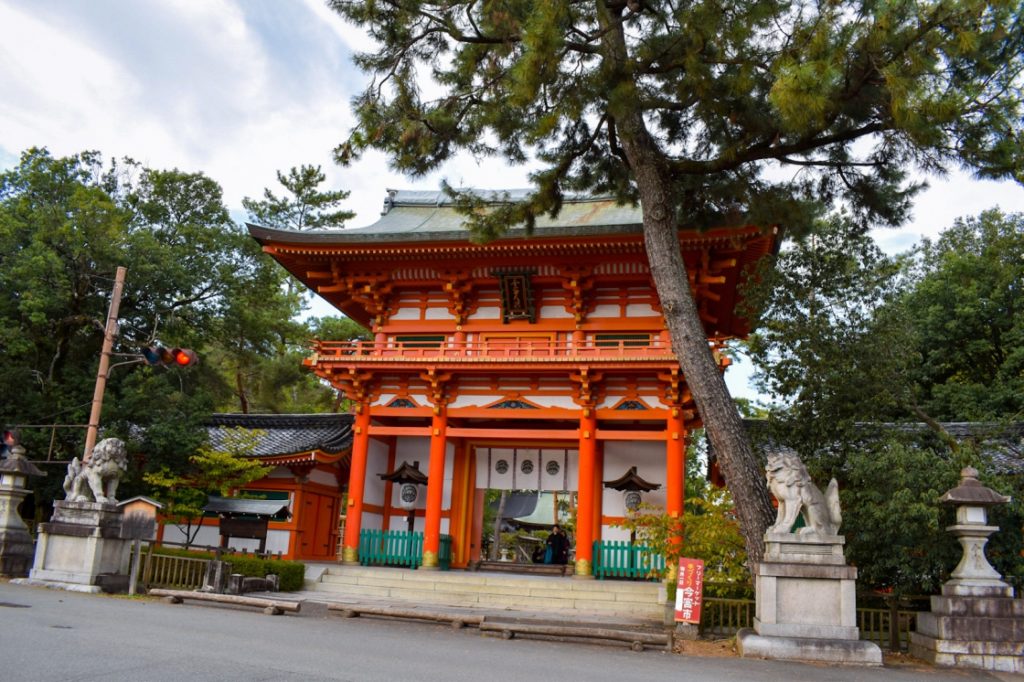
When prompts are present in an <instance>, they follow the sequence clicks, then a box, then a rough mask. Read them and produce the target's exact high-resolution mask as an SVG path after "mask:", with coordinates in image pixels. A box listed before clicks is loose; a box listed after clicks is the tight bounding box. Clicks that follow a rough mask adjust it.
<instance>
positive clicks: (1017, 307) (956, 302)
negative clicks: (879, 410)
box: [900, 210, 1024, 421]
mask: <svg viewBox="0 0 1024 682" xmlns="http://www.w3.org/2000/svg"><path fill="white" fill-rule="evenodd" d="M918 257H919V263H918V268H917V271H916V272H915V282H914V286H913V288H912V289H911V290H910V291H909V292H908V293H907V295H906V297H905V298H904V299H903V300H902V301H900V306H901V308H902V309H903V311H904V315H905V316H906V318H907V319H909V320H912V322H913V327H914V331H915V335H916V338H915V339H914V342H915V346H916V348H917V352H918V354H919V355H920V358H921V362H920V364H919V365H918V366H916V367H915V368H914V371H913V373H912V375H911V377H912V379H913V380H914V381H915V383H916V385H917V387H918V391H919V400H920V403H921V405H922V407H923V408H924V410H925V411H926V412H927V413H929V414H931V415H933V416H934V417H935V418H937V419H941V420H948V421H965V420H968V421H971V420H973V421H978V420H1000V419H1017V420H1019V419H1021V418H1024V284H1022V283H1024V214H1020V213H1017V214H1010V215H1004V214H1003V213H1000V212H999V211H998V210H991V211H986V212H984V213H982V214H981V215H979V216H977V217H975V218H967V219H962V220H957V221H956V222H955V223H954V224H953V226H952V227H950V228H949V229H947V230H945V231H944V232H943V233H942V235H941V236H940V237H939V238H938V239H937V240H936V241H934V242H932V241H926V242H925V243H924V244H923V245H922V246H921V248H920V249H919V252H918Z"/></svg>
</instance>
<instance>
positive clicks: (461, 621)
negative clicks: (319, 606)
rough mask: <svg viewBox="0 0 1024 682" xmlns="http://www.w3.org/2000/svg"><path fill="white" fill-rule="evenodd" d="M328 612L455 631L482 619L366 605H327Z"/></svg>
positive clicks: (450, 613)
mask: <svg viewBox="0 0 1024 682" xmlns="http://www.w3.org/2000/svg"><path fill="white" fill-rule="evenodd" d="M327 610H328V611H336V612H338V613H339V614H340V615H341V616H342V617H343V618H356V617H358V616H383V617H385V618H409V619H413V620H427V621H431V622H434V623H445V622H447V623H450V624H451V626H452V627H453V628H455V629H456V630H458V629H461V628H463V627H465V626H467V625H475V626H477V627H479V626H480V624H481V623H482V622H483V620H484V617H483V616H479V615H474V614H469V613H452V612H448V611H432V610H430V609H407V608H401V607H396V606H369V605H366V604H337V603H331V604H328V605H327Z"/></svg>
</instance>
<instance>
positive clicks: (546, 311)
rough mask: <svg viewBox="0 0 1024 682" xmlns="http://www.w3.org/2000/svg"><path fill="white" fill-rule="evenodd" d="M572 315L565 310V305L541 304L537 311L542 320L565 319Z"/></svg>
mask: <svg viewBox="0 0 1024 682" xmlns="http://www.w3.org/2000/svg"><path fill="white" fill-rule="evenodd" d="M572 316H573V315H572V313H570V312H569V311H568V310H566V309H565V306H560V305H545V306H541V308H540V313H539V317H540V319H542V320H556V319H566V318H571V317H572Z"/></svg>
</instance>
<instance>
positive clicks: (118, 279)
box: [82, 265, 128, 464]
mask: <svg viewBox="0 0 1024 682" xmlns="http://www.w3.org/2000/svg"><path fill="white" fill-rule="evenodd" d="M127 273H128V269H127V268H125V267H122V266H120V265H119V266H118V267H117V274H115V275H114V290H113V292H111V294H110V309H109V310H108V311H107V325H106V327H105V328H104V332H103V350H102V351H100V366H99V369H98V370H96V387H95V389H93V393H92V411H91V412H90V413H89V427H88V429H87V430H86V432H85V451H84V453H83V454H82V463H83V464H84V463H85V462H88V461H89V457H90V456H91V455H92V449H93V447H95V445H96V437H97V435H98V434H99V430H100V413H101V412H102V411H103V394H104V393H105V392H106V390H107V372H108V370H109V369H110V353H111V351H112V350H113V348H114V337H115V336H117V313H118V310H119V309H120V307H121V292H122V291H123V290H124V279H125V275H126V274H127Z"/></svg>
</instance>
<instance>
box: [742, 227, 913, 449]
mask: <svg viewBox="0 0 1024 682" xmlns="http://www.w3.org/2000/svg"><path fill="white" fill-rule="evenodd" d="M908 286H909V284H908V279H907V276H906V259H904V258H890V257H888V256H886V255H885V254H884V253H882V251H881V250H880V249H879V248H878V246H877V245H876V244H875V241H874V240H873V239H872V237H871V236H870V234H868V232H867V231H866V230H865V229H864V228H863V227H862V226H860V225H858V224H857V222H856V221H854V220H853V219H851V218H850V217H849V216H843V215H834V216H831V217H829V218H828V219H827V220H823V221H821V223H820V224H819V226H818V228H817V229H816V230H815V231H814V232H811V233H809V234H807V235H804V236H802V237H799V238H797V239H794V240H793V241H792V242H791V243H790V244H788V245H787V248H785V249H783V250H782V251H781V252H780V253H779V254H778V255H777V256H776V258H775V259H774V261H773V262H771V263H766V264H765V265H764V266H763V267H762V268H761V269H760V271H759V272H758V277H757V278H756V279H755V280H752V281H751V283H750V284H749V285H748V286H747V287H746V288H745V295H746V304H745V305H746V306H747V307H748V308H749V309H750V310H751V312H750V315H751V316H752V317H754V319H756V322H757V329H756V331H755V332H754V333H753V334H752V335H751V336H750V338H749V339H748V340H747V342H746V350H747V352H748V354H749V356H750V358H751V360H752V361H753V364H754V367H755V375H754V376H755V380H756V382H757V385H758V388H759V389H760V390H761V391H762V392H763V393H764V394H765V395H767V396H769V397H770V398H772V399H773V400H774V405H773V408H772V409H771V410H770V411H769V412H768V414H767V415H765V416H767V417H768V421H767V425H768V427H769V428H768V429H767V431H766V433H764V434H761V435H763V436H767V437H770V438H773V439H776V440H780V441H781V442H785V443H787V444H788V445H790V446H791V447H794V448H796V449H797V450H798V451H799V452H801V453H804V454H805V455H810V454H815V453H816V454H818V455H819V456H824V453H830V454H832V455H833V456H841V454H842V453H841V450H838V449H836V447H835V446H836V444H837V443H843V442H847V441H849V440H850V439H851V438H855V437H856V434H855V433H854V431H855V425H856V423H857V422H861V421H871V420H879V419H882V420H890V419H893V418H901V419H906V418H908V417H910V416H912V405H913V399H912V396H913V387H912V384H911V382H910V381H909V375H908V370H909V368H910V367H911V366H912V365H913V364H914V363H916V362H917V361H918V356H917V354H916V351H915V345H914V334H913V331H912V329H911V326H910V321H909V320H908V319H907V316H906V315H905V314H904V311H903V310H902V309H901V308H899V307H898V306H896V305H894V304H896V303H897V302H898V301H900V297H901V296H902V295H904V293H905V292H906V290H907V288H908Z"/></svg>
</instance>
